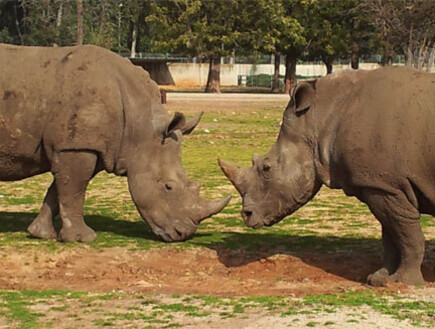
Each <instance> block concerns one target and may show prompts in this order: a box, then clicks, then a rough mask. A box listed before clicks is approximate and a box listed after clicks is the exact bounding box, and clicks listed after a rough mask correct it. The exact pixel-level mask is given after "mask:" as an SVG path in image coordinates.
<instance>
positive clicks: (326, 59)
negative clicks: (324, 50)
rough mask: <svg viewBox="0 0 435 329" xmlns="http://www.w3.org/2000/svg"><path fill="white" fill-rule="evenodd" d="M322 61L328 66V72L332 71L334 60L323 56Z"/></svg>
mask: <svg viewBox="0 0 435 329" xmlns="http://www.w3.org/2000/svg"><path fill="white" fill-rule="evenodd" d="M322 61H323V63H324V64H325V66H326V74H331V73H332V61H331V60H330V59H329V58H327V57H322Z"/></svg>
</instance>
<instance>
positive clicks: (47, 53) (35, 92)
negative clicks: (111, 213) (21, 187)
mask: <svg viewBox="0 0 435 329" xmlns="http://www.w3.org/2000/svg"><path fill="white" fill-rule="evenodd" d="M0 65H1V75H0V179H2V180H15V179H21V178H25V177H29V176H32V175H35V174H38V173H41V172H45V171H48V170H50V168H51V164H50V163H51V160H52V159H51V158H52V156H53V154H55V153H56V152H60V151H64V150H73V151H74V150H89V151H95V152H97V153H99V154H100V155H101V157H102V158H104V159H103V160H104V161H105V162H106V169H107V170H108V171H111V170H113V166H114V165H115V164H114V162H115V161H116V155H117V153H118V152H119V149H120V145H121V142H122V135H123V132H124V124H125V122H124V119H125V113H124V104H123V99H122V95H121V94H122V90H121V89H122V85H123V80H125V79H130V80H131V79H134V77H137V76H138V75H137V72H136V73H135V69H136V68H132V67H133V65H132V64H130V63H129V62H128V61H127V60H125V59H123V58H121V57H119V56H118V55H116V54H113V53H111V52H110V51H107V50H104V49H102V48H99V47H94V46H79V47H61V48H47V47H17V46H11V45H0ZM129 74H130V76H131V75H133V77H131V78H128V77H129ZM135 74H136V75H135ZM126 77H127V78H126ZM136 96H138V97H144V95H143V94H142V95H140V94H139V95H136Z"/></svg>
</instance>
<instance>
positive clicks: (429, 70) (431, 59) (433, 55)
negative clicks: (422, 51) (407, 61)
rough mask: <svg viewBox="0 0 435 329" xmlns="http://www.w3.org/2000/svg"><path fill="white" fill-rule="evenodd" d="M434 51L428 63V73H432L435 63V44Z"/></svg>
mask: <svg viewBox="0 0 435 329" xmlns="http://www.w3.org/2000/svg"><path fill="white" fill-rule="evenodd" d="M432 47H433V48H432V49H431V51H430V54H429V60H428V61H427V71H428V72H432V67H433V65H434V61H435V44H432Z"/></svg>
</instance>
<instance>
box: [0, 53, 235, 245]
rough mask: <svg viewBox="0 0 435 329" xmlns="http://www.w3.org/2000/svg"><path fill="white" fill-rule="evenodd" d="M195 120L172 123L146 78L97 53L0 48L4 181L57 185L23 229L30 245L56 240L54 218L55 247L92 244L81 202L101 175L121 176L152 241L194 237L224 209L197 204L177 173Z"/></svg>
mask: <svg viewBox="0 0 435 329" xmlns="http://www.w3.org/2000/svg"><path fill="white" fill-rule="evenodd" d="M199 119H200V116H198V117H197V118H194V119H191V120H185V117H184V116H183V114H181V113H176V114H175V116H174V117H173V119H172V120H171V119H170V117H169V115H168V113H167V111H166V110H165V109H164V108H163V106H162V105H161V102H160V96H159V91H158V88H157V85H156V84H155V83H154V82H153V81H152V80H151V79H150V78H149V75H148V73H147V72H146V71H144V70H143V69H141V68H139V67H136V66H134V65H133V64H131V63H130V62H129V61H128V60H126V59H123V58H121V57H120V56H118V55H116V54H114V53H112V52H110V51H107V50H104V49H102V48H99V47H95V46H77V47H65V48H44V47H17V46H11V45H0V180H4V181H11V180H19V179H23V178H26V177H30V176H33V175H37V174H40V173H44V172H47V171H51V172H52V174H53V176H54V181H53V183H52V184H51V186H50V188H49V189H48V192H47V195H46V197H45V200H44V203H43V205H42V208H41V212H40V214H39V215H38V217H36V219H35V220H34V221H33V223H32V224H31V225H30V226H29V229H28V230H29V232H30V234H31V235H32V236H34V237H38V238H54V237H56V232H55V230H54V228H53V224H52V219H53V217H55V216H56V215H57V214H58V213H60V217H61V219H62V229H61V231H60V233H59V237H58V238H59V239H60V240H62V241H92V240H93V239H94V238H95V232H94V231H93V230H92V229H90V228H89V227H88V226H87V225H86V224H85V222H84V220H83V202H84V198H85V191H86V187H87V185H88V183H89V180H90V179H91V178H92V177H93V176H94V175H95V174H97V173H98V172H99V171H102V170H106V171H107V172H109V173H115V174H116V175H123V176H127V178H128V185H129V189H130V193H131V196H132V198H133V201H134V203H135V204H136V207H137V208H138V210H139V212H140V214H141V216H142V217H143V218H144V219H145V220H146V221H147V222H148V224H149V225H150V226H151V228H152V230H153V231H154V233H156V234H157V235H159V236H160V237H161V238H163V239H164V240H165V241H180V240H184V239H187V238H188V237H190V236H191V235H192V234H193V233H194V232H195V230H196V227H197V225H198V224H199V222H200V221H201V220H202V219H204V218H207V217H209V216H211V215H213V214H215V213H217V212H219V211H220V210H222V208H223V207H224V206H225V205H226V204H227V202H228V200H229V198H225V199H223V200H221V201H206V200H202V199H201V198H200V196H199V183H195V182H190V181H189V180H188V178H187V176H186V174H185V172H184V169H183V167H182V164H181V159H180V149H181V139H182V135H184V134H189V133H190V132H191V131H192V130H193V129H194V128H195V126H196V124H197V123H198V121H199Z"/></svg>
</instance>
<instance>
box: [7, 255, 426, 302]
mask: <svg viewBox="0 0 435 329" xmlns="http://www.w3.org/2000/svg"><path fill="white" fill-rule="evenodd" d="M380 264H381V259H380V257H378V256H374V255H369V254H299V255H289V254H276V255H274V256H270V257H265V258H262V257H261V255H260V256H258V255H257V256H256V257H252V256H249V255H245V254H243V253H241V252H238V253H233V252H231V251H215V250H207V249H204V250H203V249H201V250H199V249H193V250H192V249H189V250H178V249H176V248H174V247H166V248H160V249H153V250H149V251H130V250H128V249H125V248H106V249H101V250H95V249H92V248H90V247H81V248H76V249H74V250H70V249H68V250H64V251H60V252H56V253H50V254H40V253H38V252H37V251H28V252H26V253H20V252H17V251H14V250H12V249H9V250H7V251H3V252H2V255H1V258H0V266H1V268H2V271H1V272H0V288H1V289H20V290H21V289H30V290H46V289H50V290H51V289H71V290H77V291H124V292H132V293H136V292H152V293H165V294H166V293H168V294H174V293H176V294H212V295H222V296H243V295H245V296H246V295H290V296H301V295H306V294H316V293H329V292H342V291H346V290H355V289H364V284H363V282H364V281H365V277H366V276H367V275H368V274H369V273H370V272H372V271H374V270H375V269H376V268H378V267H379V266H380ZM434 268H435V264H434V263H433V262H432V263H426V264H425V266H424V275H425V278H426V279H427V280H428V283H427V284H428V286H432V287H434V286H435V284H434V282H433V281H434V280H435V271H434ZM396 288H397V289H402V290H403V289H404V287H401V286H396Z"/></svg>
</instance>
